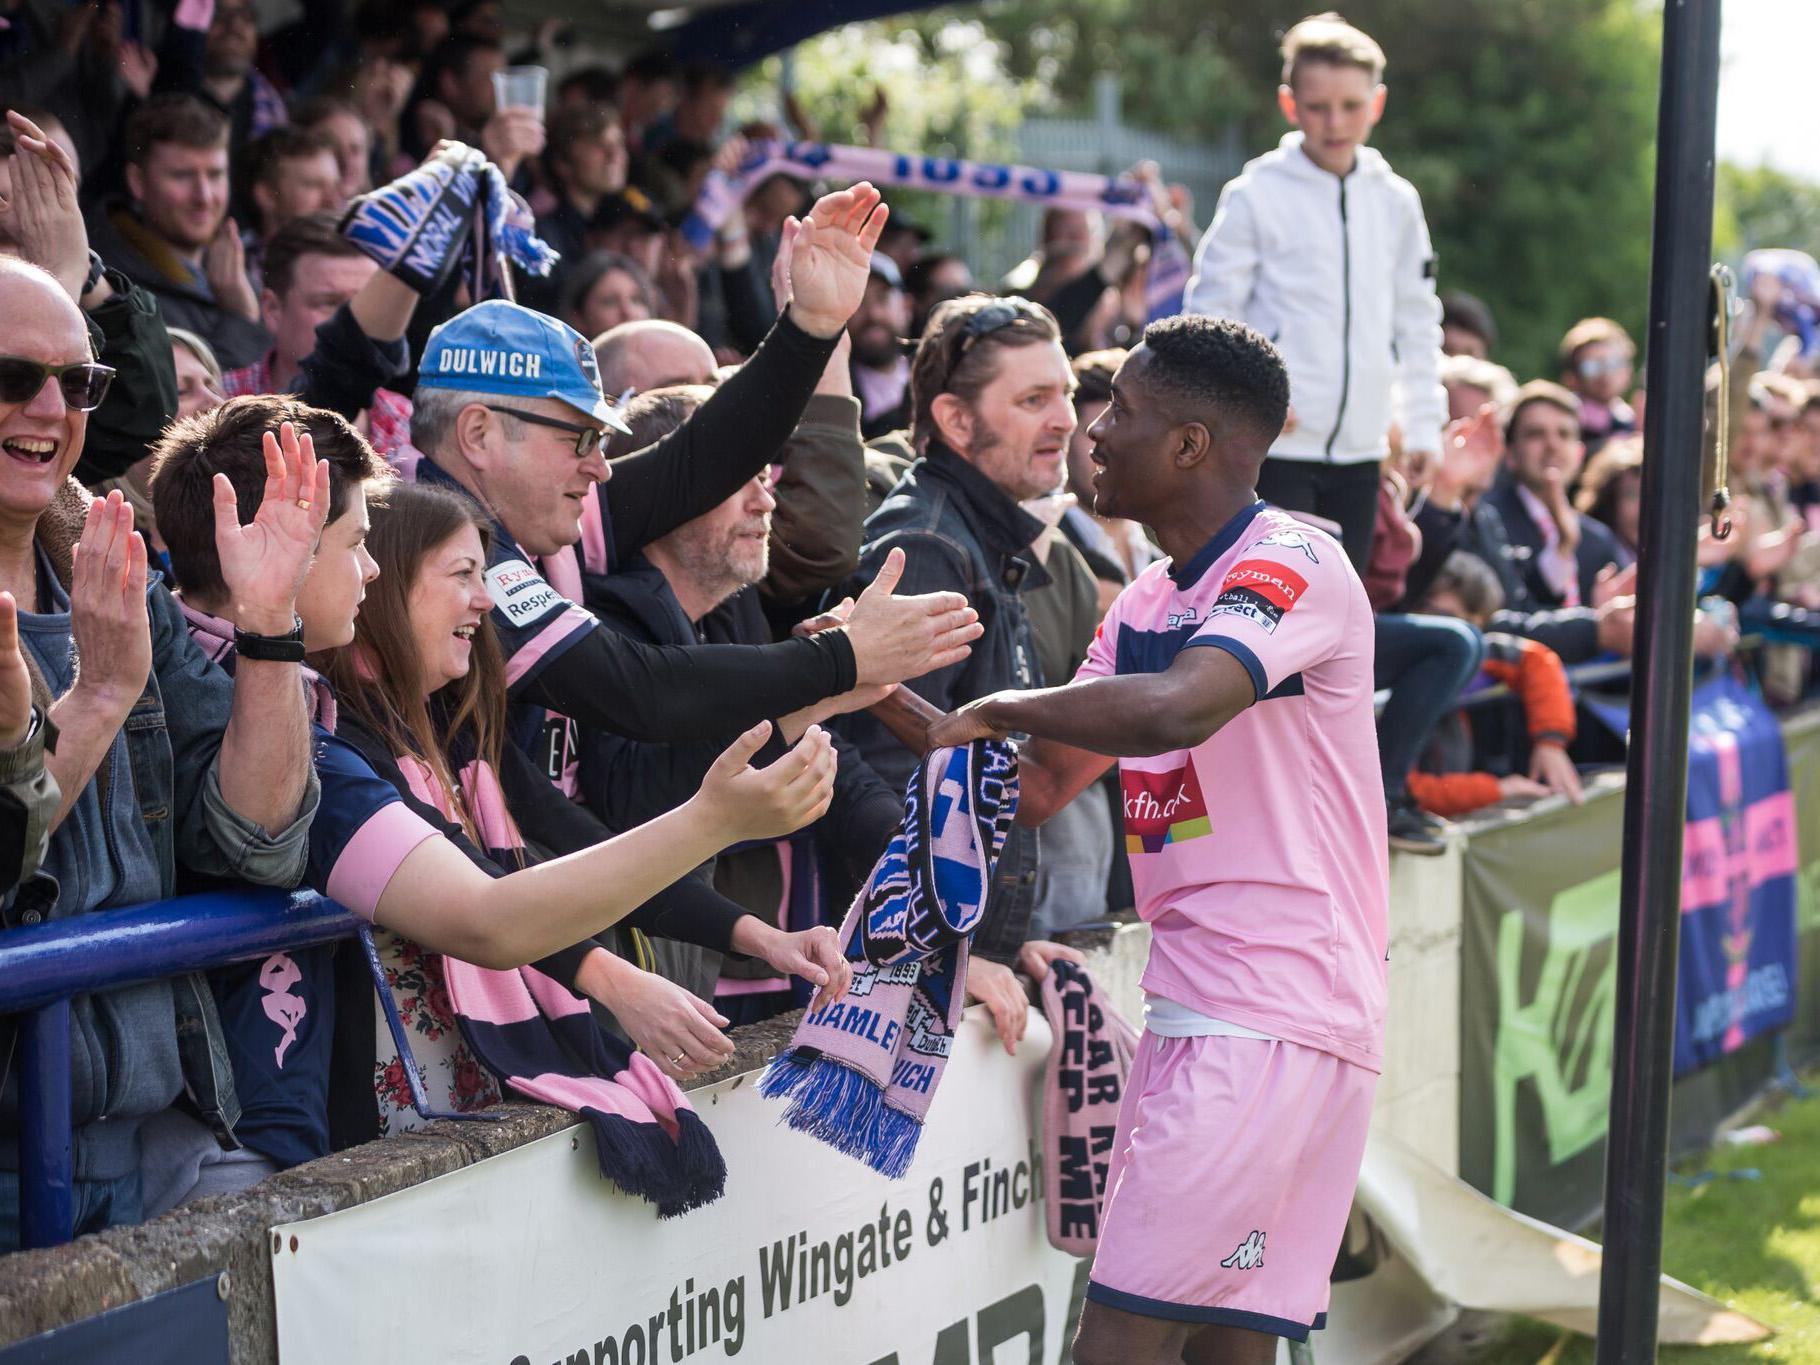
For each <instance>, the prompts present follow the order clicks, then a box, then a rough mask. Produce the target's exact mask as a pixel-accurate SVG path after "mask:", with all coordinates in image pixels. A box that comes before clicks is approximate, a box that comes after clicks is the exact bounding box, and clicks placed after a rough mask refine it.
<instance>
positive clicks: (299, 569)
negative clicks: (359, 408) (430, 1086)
mask: <svg viewBox="0 0 1820 1365" xmlns="http://www.w3.org/2000/svg"><path fill="white" fill-rule="evenodd" d="M0 313H3V314H4V316H5V317H6V318H8V319H9V324H8V334H7V338H6V341H5V343H4V346H3V347H0V349H3V350H4V351H5V353H6V354H4V355H0V592H4V593H6V594H8V595H10V597H11V600H12V601H13V602H15V603H17V604H18V629H19V638H20V641H21V644H22V645H23V647H24V654H25V658H26V664H27V668H28V670H29V673H30V675H31V685H32V693H33V695H34V697H35V698H36V699H37V700H38V701H39V702H40V704H41V705H44V706H45V707H46V709H47V711H48V721H49V723H50V725H52V726H54V727H55V729H56V732H57V735H56V740H55V742H54V743H51V742H48V741H47V745H46V747H47V749H48V750H49V751H50V752H49V756H48V757H47V758H46V760H45V766H46V768H47V769H48V770H49V773H50V775H51V777H52V778H53V779H54V780H55V782H56V784H57V787H58V789H59V790H60V791H61V793H62V800H61V802H60V804H59V806H58V808H57V811H56V813H55V815H54V816H53V817H52V822H51V824H52V833H51V838H50V844H49V848H48V851H47V853H46V856H45V859H44V862H43V865H42V867H41V869H40V872H39V875H37V876H35V877H33V878H31V879H30V880H28V881H27V882H26V883H25V884H24V885H23V886H21V887H20V888H19V889H18V892H17V894H16V895H15V896H14V897H13V899H12V900H11V901H10V903H8V904H7V905H6V907H5V909H4V911H3V912H0V919H3V920H4V923H5V925H6V927H8V928H12V927H16V926H19V925H29V924H37V923H39V922H41V921H42V920H44V919H46V918H47V917H53V916H54V917H68V916H71V915H79V914H85V913H87V912H89V911H92V910H100V909H106V908H109V907H113V906H122V905H131V904H135V903H139V902H143V901H151V900H158V899H161V898H163V897H167V896H169V895H171V894H172V893H173V890H174V887H175V882H176V872H177V867H178V865H179V864H181V865H182V866H183V867H185V868H187V869H190V870H191V871H194V872H197V873H200V874H203V875H207V876H216V877H233V878H236V879H238V880H241V881H250V882H255V883H259V884H262V885H269V886H292V885H295V884H296V882H297V881H298V879H299V878H300V877H301V876H302V874H303V869H304V861H305V857H306V855H307V852H308V849H307V846H306V836H307V833H308V826H309V823H310V819H311V817H312V816H313V815H314V813H315V809H316V805H317V800H318V787H317V783H316V777H315V773H314V771H313V769H312V767H311V763H310V745H309V717H308V715H307V713H306V711H305V708H304V691H303V685H302V676H301V674H300V672H299V670H298V664H299V662H300V661H301V660H302V658H303V638H302V629H301V626H300V625H299V623H298V620H297V615H296V611H295V601H296V596H297V591H298V587H299V585H300V584H301V583H302V581H303V578H304V576H305V574H307V573H308V571H309V567H310V562H311V558H312V556H313V554H314V552H315V549H316V544H317V541H318V538H319V537H320V534H321V531H322V525H323V517H324V514H325V513H326V512H327V510H328V500H327V496H326V484H324V482H323V480H325V479H326V477H327V475H326V473H324V472H323V471H322V469H321V468H320V467H319V466H317V465H316V464H315V463H314V461H311V460H309V459H307V458H299V459H293V460H291V461H288V462H287V461H286V460H285V459H284V457H283V456H282V455H281V454H279V453H278V451H277V450H276V448H274V450H273V451H272V453H271V454H270V455H269V456H268V459H267V467H268V471H269V473H270V478H269V479H268V483H267V489H268V492H267V496H266V498H265V501H264V502H263V504H262V505H261V506H260V507H259V509H258V513H257V515H256V516H255V518H254V520H253V521H252V522H251V523H250V524H248V525H246V526H242V525H240V522H239V517H238V516H237V515H236V513H235V512H234V510H233V508H232V505H231V503H230V504H228V505H226V506H225V507H224V506H223V504H222V503H221V502H219V501H217V503H216V513H215V527H214V535H215V541H216V547H217V550H218V553H219V556H220V560H221V567H222V576H223V579H224V582H225V583H226V585H227V591H228V593H229V595H230V596H231V598H232V600H233V601H234V602H235V603H236V604H237V606H238V612H239V625H240V630H239V632H238V634H237V639H238V641H239V643H240V646H241V647H240V655H241V658H242V659H243V660H245V661H246V662H244V663H243V664H242V667H241V669H240V672H239V674H238V676H237V678H236V679H234V680H233V681H230V680H229V679H228V677H227V675H226V674H225V673H223V672H222V671H221V670H220V669H219V668H217V667H215V665H213V664H212V663H210V662H209V661H208V659H207V658H206V657H205V656H204V655H203V653H202V651H201V650H200V649H199V648H198V647H197V646H196V644H195V643H194V642H193V641H192V640H191V638H190V634H189V631H188V630H187V629H186V627H185V624H184V619H183V615H182V613H181V611H179V609H178V607H177V604H176V602H175V601H174V600H173V598H172V597H171V594H170V593H169V592H168V591H167V590H166V589H165V587H164V585H163V584H162V583H161V582H160V581H159V575H158V574H156V573H155V572H154V573H149V574H148V572H147V569H146V548H145V543H144V541H143V540H141V539H140V538H139V537H138V536H137V535H135V534H134V532H133V512H132V508H131V507H130V506H129V505H127V504H125V503H123V502H122V501H121V498H120V495H119V494H118V493H114V494H111V495H110V496H109V497H108V498H106V499H105V500H95V499H91V498H90V497H89V495H88V494H87V493H86V492H85V491H84V490H83V488H82V486H81V485H80V484H78V483H76V482H75V481H74V480H73V479H71V478H70V472H71V471H72V470H73V469H74V468H75V467H76V463H77V461H78V460H79V459H80V458H81V455H82V446H83V441H84V438H85V436H86V435H87V427H88V420H89V413H90V411H92V410H93V409H94V408H95V407H96V406H97V405H98V404H99V403H100V401H101V399H102V397H103V396H104V395H105V393H106V391H107V387H108V383H109V381H110V379H111V377H112V372H111V371H110V370H108V369H107V368H106V367H105V366H101V365H97V364H95V363H93V360H92V352H91V350H90V340H89V332H88V328H87V325H86V324H85V322H84V321H83V317H82V314H81V313H80V311H78V309H77V307H76V305H75V303H74V302H73V301H72V300H71V299H70V297H69V294H68V293H67V292H66V291H65V289H64V287H63V286H62V285H60V284H59V283H58V282H57V280H56V279H55V278H54V277H53V276H51V275H49V274H47V273H46V272H45V271H43V270H41V269H39V268H38V267H36V266H32V265H28V264H26V263H24V262H22V261H17V260H12V259H0ZM305 455H306V457H307V451H306V452H305ZM129 717H130V725H129ZM71 1028H72V1038H71V1044H72V1045H71V1049H70V1053H71V1075H70V1084H71V1088H72V1106H71V1112H72V1119H73V1122H74V1125H75V1177H76V1190H75V1196H76V1199H75V1202H76V1217H77V1226H76V1228H75V1231H77V1232H87V1231H92V1230H95V1229H97V1228H100V1227H105V1226H108V1225H109V1224H113V1223H122V1222H133V1221H137V1219H138V1218H139V1216H140V1212H141V1200H142V1197H143V1188H144V1186H143V1183H142V1180H141V1168H142V1163H147V1164H149V1163H151V1162H152V1161H153V1160H154V1159H156V1160H157V1161H159V1162H161V1163H169V1164H171V1165H182V1164H184V1163H185V1162H186V1161H191V1160H192V1157H194V1156H195V1155H197V1154H192V1153H187V1152H185V1151H173V1150H170V1149H169V1148H168V1147H161V1148H160V1149H159V1150H158V1151H157V1152H156V1153H154V1152H152V1151H149V1150H145V1147H144V1144H142V1142H141V1133H140V1130H141V1128H142V1127H143V1126H144V1124H145V1122H146V1120H148V1119H150V1118H151V1117H152V1116H154V1115H156V1114H159V1113H161V1112H163V1111H165V1110H167V1109H169V1108H170V1106H171V1105H172V1104H173V1103H174V1102H175V1101H176V1099H177V1097H178V1096H179V1095H180V1094H183V1093H185V1092H186V1091H187V1093H188V1094H189V1096H190V1099H191V1101H192V1103H193V1104H194V1106H195V1108H196V1110H197V1111H198V1112H199V1113H200V1115H201V1117H202V1118H203V1119H204V1120H205V1122H207V1124H208V1125H209V1128H208V1129H200V1128H198V1129H195V1130H194V1140H195V1143H196V1144H197V1145H198V1146H202V1147H206V1148H207V1149H210V1150H218V1143H232V1141H233V1138H232V1136H231V1134H232V1128H233V1124H234V1121H235V1120H236V1118H237V1117H238V1106H237V1104H236V1101H235V1097H234V1091H233V1083H232V1078H231V1075H230V1073H229V1069H228V1065H227V1059H226V1053H225V1051H224V1050H223V1044H222V1038H221V1029H220V1023H219V1020H218V1018H217V1016H216V1013H215V1007H214V1002H213V1000H212V998H211V997H210V995H209V992H208V986H207V983H206V982H204V981H203V980H202V978H200V977H196V976H190V977H180V978H176V979H173V980H170V981H159V982H152V983H149V984H146V985H141V986H132V987H128V988H126V989H123V990H117V991H110V992H107V993H106V994H103V995H95V996H86V997H81V998H78V999H77V1000H76V1001H75V1002H74V1005H73V1007H72V1011H71ZM16 1075H17V1073H16V1071H15V1072H13V1073H12V1074H11V1075H9V1076H8V1077H7V1079H6V1080H5V1081H4V1082H3V1083H0V1114H4V1115H6V1121H5V1122H3V1123H0V1250H11V1249H12V1248H13V1247H15V1246H17V1245H18V1234H19V1222H18V1214H19V1203H18V1191H19V1184H18V1176H17V1174H16V1172H15V1170H13V1169H10V1168H14V1167H16V1164H17V1146H16V1138H17V1129H16V1127H15V1126H14V1125H15V1124H16V1119H15V1118H14V1117H13V1116H14V1115H16V1114H17V1103H18V1092H17V1082H16V1079H14V1078H15V1077H16ZM211 1129H212V1130H213V1131H212V1132H211V1131H209V1130H211ZM192 1164H193V1161H192Z"/></svg>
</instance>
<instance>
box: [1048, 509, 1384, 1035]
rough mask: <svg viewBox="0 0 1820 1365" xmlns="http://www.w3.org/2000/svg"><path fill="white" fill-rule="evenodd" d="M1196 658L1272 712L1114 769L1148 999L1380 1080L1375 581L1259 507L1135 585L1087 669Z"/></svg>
mask: <svg viewBox="0 0 1820 1365" xmlns="http://www.w3.org/2000/svg"><path fill="white" fill-rule="evenodd" d="M1196 646H1204V647H1207V648H1211V649H1223V650H1225V651H1226V652H1227V653H1228V654H1231V655H1232V656H1233V657H1234V658H1235V659H1237V660H1238V661H1239V662H1240V663H1241V664H1243V665H1244V666H1245V670H1246V671H1247V672H1248V673H1250V675H1251V680H1252V685H1253V686H1254V687H1255V688H1256V689H1257V697H1258V700H1257V702H1256V703H1255V704H1254V705H1253V706H1251V707H1250V708H1248V709H1247V710H1245V711H1242V712H1241V713H1240V714H1239V715H1238V716H1236V717H1234V718H1233V719H1232V720H1231V721H1230V722H1228V723H1227V724H1226V725H1225V726H1224V727H1223V728H1222V729H1221V730H1219V731H1218V732H1217V733H1215V734H1214V735H1213V736H1212V737H1210V738H1209V739H1208V740H1207V741H1206V742H1205V743H1203V744H1199V745H1197V746H1195V747H1194V748H1193V749H1187V750H1177V751H1176V752H1174V753H1167V754H1157V755H1155V756H1153V757H1149V758H1125V759H1120V760H1119V777H1120V781H1121V785H1122V786H1123V789H1124V798H1125V843H1126V851H1127V852H1128V853H1129V855H1130V858H1131V878H1132V882H1133V885H1134V887H1135V889H1136V893H1137V909H1138V913H1139V914H1140V915H1141V916H1142V917H1143V918H1144V919H1145V920H1146V921H1147V922H1148V923H1149V924H1150V926H1151V932H1152V940H1151V947H1150V961H1149V964H1148V965H1147V967H1146V968H1145V971H1144V983H1143V984H1144V989H1145V990H1146V991H1149V992H1151V993H1153V994H1155V995H1160V996H1162V997H1164V998H1165V999H1168V1000H1173V1001H1175V1002H1176V1003H1178V1004H1181V1005H1185V1006H1187V1007H1188V1008H1189V1009H1192V1010H1197V1011H1199V1012H1200V1013H1203V1014H1207V1015H1211V1016H1213V1017H1214V1018H1217V1019H1222V1020H1225V1021H1226V1022H1228V1023H1232V1024H1239V1025H1243V1026H1244V1027H1246V1028H1251V1029H1256V1030H1257V1031H1259V1032H1261V1033H1267V1034H1269V1035H1271V1036H1272V1037H1276V1038H1282V1039H1284V1040H1286V1041H1288V1042H1292V1043H1300V1044H1303V1045H1305V1046H1308V1047H1314V1048H1319V1049H1321V1050H1322V1051H1323V1052H1329V1053H1332V1054H1333V1055H1334V1056H1337V1057H1340V1058H1342V1059H1344V1060H1345V1061H1348V1062H1352V1063H1355V1064H1356V1065H1359V1066H1365V1067H1369V1068H1370V1069H1372V1070H1373V1071H1377V1070H1379V1069H1380V1068H1381V1062H1382V1056H1383V1033H1384V995H1385V986H1384V973H1385V968H1384V958H1385V953H1386V943H1387V935H1388V927H1387V918H1388V914H1387V910H1388V900H1389V877H1390V869H1389V854H1388V852H1387V841H1386V834H1385V824H1384V782H1383V777H1382V775H1381V773H1380V770H1379V766H1378V741H1377V730H1376V727H1375V725H1374V722H1373V719H1372V649H1373V633H1372V616H1371V605H1370V603H1369V602H1367V601H1366V599H1365V589H1364V587H1363V586H1362V585H1361V584H1360V582H1359V577H1358V575H1357V574H1356V573H1355V572H1354V571H1353V568H1352V566H1351V564H1349V563H1348V562H1347V560H1346V555H1345V553H1344V552H1343V551H1342V550H1341V549H1340V546H1339V544H1338V542H1336V541H1335V540H1334V539H1333V538H1332V537H1331V536H1328V535H1327V534H1325V533H1324V532H1321V531H1318V530H1316V529H1315V528H1313V527H1311V526H1308V525H1306V524H1304V523H1302V522H1299V521H1297V520H1296V519H1295V518H1294V517H1293V516H1291V515H1290V514H1289V513H1287V512H1284V511H1281V510H1280V509H1278V508H1275V507H1270V506H1267V505H1266V504H1264V503H1262V502H1257V503H1253V504H1252V505H1251V506H1250V507H1248V508H1246V509H1245V510H1244V511H1242V512H1240V513H1239V514H1238V515H1237V516H1235V517H1234V518H1233V519H1232V520H1231V521H1230V522H1228V523H1227V524H1226V526H1225V527H1223V528H1222V529H1221V531H1220V533H1219V534H1218V535H1216V536H1215V537H1214V538H1213V539H1212V540H1211V541H1210V542H1208V544H1207V545H1206V546H1205V547H1204V548H1202V549H1201V551H1200V552H1199V553H1197V554H1196V555H1195V556H1194V558H1193V559H1191V560H1189V561H1188V562H1187V563H1186V564H1183V565H1180V566H1177V565H1174V564H1172V563H1171V562H1170V561H1168V560H1163V561H1160V562H1158V563H1155V564H1152V565H1151V566H1150V567H1149V568H1147V569H1145V570H1144V572H1143V573H1141V574H1139V575H1138V577H1137V578H1136V580H1135V581H1133V582H1132V584H1131V585H1130V586H1129V587H1128V588H1126V589H1125V591H1124V592H1122V593H1120V594H1119V597H1118V600H1117V601H1115V602H1114V603H1113V604H1112V609H1111V610H1110V611H1109V612H1108V613H1107V614H1106V619H1105V621H1104V622H1103V623H1102V624H1101V626H1100V631H1099V635H1098V636H1097V638H1096V639H1095V640H1094V642H1093V647H1092V648H1091V649H1090V650H1089V651H1088V654H1087V659H1086V661H1085V662H1084V663H1083V664H1082V665H1081V668H1080V671H1079V673H1078V674H1077V675H1076V676H1077V678H1083V679H1085V678H1099V677H1110V676H1113V675H1115V674H1130V673H1157V672H1161V671H1162V670H1163V669H1166V668H1168V667H1169V665H1170V664H1171V663H1173V662H1174V661H1175V658H1176V655H1177V654H1179V653H1180V652H1181V651H1182V650H1184V649H1189V648H1193V647H1196Z"/></svg>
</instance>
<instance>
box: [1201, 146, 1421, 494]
mask: <svg viewBox="0 0 1820 1365" xmlns="http://www.w3.org/2000/svg"><path fill="white" fill-rule="evenodd" d="M1357 155H1358V159H1357V161H1356V162H1355V163H1354V165H1353V168H1352V173H1351V174H1350V175H1348V176H1346V177H1344V178H1341V177H1340V176H1337V175H1334V174H1333V173H1332V172H1330V171H1324V170H1322V169H1321V168H1320V167H1319V166H1317V165H1315V163H1314V162H1313V161H1311V160H1310V159H1309V158H1308V156H1307V154H1306V153H1305V152H1303V150H1302V134H1301V133H1299V132H1294V133H1290V134H1288V135H1287V136H1285V137H1284V138H1283V141H1282V142H1281V144H1279V145H1278V147H1277V149H1276V150H1275V151H1274V152H1268V153H1266V154H1265V155H1263V156H1261V157H1259V158H1257V160H1255V161H1252V162H1250V163H1249V164H1247V165H1246V167H1245V169H1244V170H1243V171H1242V172H1241V173H1240V174H1239V176H1238V178H1237V179H1235V180H1232V181H1230V182H1229V183H1228V184H1227V186H1226V188H1225V189H1224V190H1223V191H1222V192H1221V194H1220V203H1219V207H1218V209H1216V210H1215V212H1214V215H1213V224H1212V226H1211V227H1209V228H1208V229H1207V235H1206V236H1205V237H1203V238H1201V244H1200V246H1199V247H1198V248H1197V249H1196V250H1195V253H1194V275H1193V277H1192V278H1191V279H1190V280H1189V281H1188V292H1187V296H1186V299H1185V301H1184V304H1183V311H1184V312H1189V313H1210V314H1212V315H1213V316H1215V317H1225V318H1235V319H1237V320H1238V321H1240V322H1245V323H1248V324H1250V325H1251V326H1252V327H1255V328H1257V330H1258V331H1260V332H1262V333H1263V334H1264V335H1265V336H1267V337H1269V338H1270V339H1271V340H1272V341H1274V342H1275V343H1276V345H1277V348H1278V349H1279V350H1280V351H1282V353H1283V360H1284V362H1285V363H1286V364H1287V365H1288V366H1289V401H1290V403H1291V404H1292V405H1293V407H1294V408H1295V415H1296V428H1295V430H1294V431H1292V432H1289V433H1288V434H1287V435H1284V436H1280V437H1278V438H1277V442H1276V444H1275V445H1273V446H1272V447H1271V448H1270V453H1271V455H1272V456H1273V457H1276V458H1279V459H1285V460H1318V461H1322V462H1324V463H1331V464H1356V463H1359V462H1361V461H1364V460H1376V459H1379V458H1380V457H1381V456H1383V454H1384V453H1385V451H1386V450H1387V449H1388V446H1387V443H1386V438H1385V433H1386V432H1387V431H1388V429H1389V427H1390V423H1391V421H1392V419H1393V418H1394V420H1395V421H1396V423H1397V426H1398V427H1399V428H1400V429H1401V430H1402V433H1403V447H1404V449H1405V450H1410V451H1428V452H1431V453H1437V454H1438V453H1439V451H1440V449H1441V428H1442V426H1443V425H1444V423H1445V421H1446V417H1447V395H1446V392H1445V391H1444V390H1443V389H1442V387H1441V382H1440V379H1439V378H1438V377H1437V373H1436V369H1437V365H1438V364H1439V361H1440V358H1441V304H1440V300H1438V299H1437V298H1436V297H1435V284H1434V272H1435V258H1434V249H1433V247H1431V246H1430V245H1429V241H1428V224H1427V223H1426V222H1425V221H1424V220H1423V218H1422V201H1421V198H1420V196H1418V195H1417V194H1416V189H1415V186H1413V185H1411V184H1410V183H1409V182H1408V181H1407V180H1405V179H1403V178H1402V177H1401V176H1399V175H1397V174H1396V173H1395V172H1393V171H1392V170H1391V169H1390V164H1389V163H1388V162H1387V161H1385V160H1384V158H1383V157H1382V156H1381V155H1379V154H1378V153H1377V152H1375V151H1373V150H1372V149H1371V148H1370V147H1360V148H1359V150H1358V154H1357Z"/></svg>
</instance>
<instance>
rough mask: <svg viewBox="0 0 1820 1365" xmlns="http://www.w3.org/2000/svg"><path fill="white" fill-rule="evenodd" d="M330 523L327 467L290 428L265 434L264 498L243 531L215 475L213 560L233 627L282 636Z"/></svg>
mask: <svg viewBox="0 0 1820 1365" xmlns="http://www.w3.org/2000/svg"><path fill="white" fill-rule="evenodd" d="M328 515H329V465H328V461H327V460H318V459H317V458H316V445H315V442H314V441H312V440H311V439H310V434H309V433H308V432H307V431H306V432H304V433H303V435H302V436H301V437H300V436H299V435H298V434H297V429H296V428H295V427H293V426H292V425H291V424H290V423H289V422H286V423H284V424H283V425H282V426H280V427H279V429H278V431H277V432H276V433H275V434H274V433H273V432H269V431H268V432H266V434H265V496H264V498H263V499H262V500H261V501H260V504H259V510H258V512H256V513H255V514H254V516H253V520H252V521H251V522H250V523H248V524H247V525H245V526H242V525H241V524H240V508H239V500H238V499H237V498H236V497H235V495H234V485H233V484H232V483H230V482H229V481H228V477H227V475H225V474H217V475H215V553H216V555H217V556H218V557H219V559H220V561H221V578H222V582H223V583H225V584H226V585H227V590H228V600H229V602H230V603H231V605H232V607H233V610H234V619H235V621H236V623H237V624H238V625H240V626H241V627H242V628H243V629H245V630H249V631H252V632H253V633H255V634H258V635H287V634H289V633H290V631H291V630H292V628H293V625H294V622H295V620H296V607H297V593H298V591H299V590H300V589H301V588H302V587H303V580H304V579H305V578H307V577H308V576H309V572H310V564H311V562H312V561H313V560H314V558H315V556H316V546H317V544H318V543H319V542H320V541H321V539H322V528H323V525H324V523H325V522H326V521H327V520H328Z"/></svg>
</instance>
